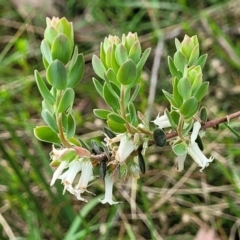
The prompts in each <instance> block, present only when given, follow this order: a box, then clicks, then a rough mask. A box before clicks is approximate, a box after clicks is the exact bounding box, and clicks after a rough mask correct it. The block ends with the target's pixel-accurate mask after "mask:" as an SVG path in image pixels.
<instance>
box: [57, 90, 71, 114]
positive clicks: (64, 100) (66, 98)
mask: <svg viewBox="0 0 240 240" xmlns="http://www.w3.org/2000/svg"><path fill="white" fill-rule="evenodd" d="M74 97H75V92H74V91H73V89H72V88H67V89H66V90H65V91H64V93H63V95H62V97H61V99H60V102H59V105H58V109H57V112H58V113H61V112H65V111H66V110H67V109H68V108H69V107H70V108H71V107H72V105H73V102H74Z"/></svg>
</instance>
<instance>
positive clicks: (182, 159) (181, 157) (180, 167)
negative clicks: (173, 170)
mask: <svg viewBox="0 0 240 240" xmlns="http://www.w3.org/2000/svg"><path fill="white" fill-rule="evenodd" d="M186 157H187V154H183V155H178V156H177V163H178V166H177V171H178V172H181V171H182V170H183V169H184V162H185V160H186Z"/></svg>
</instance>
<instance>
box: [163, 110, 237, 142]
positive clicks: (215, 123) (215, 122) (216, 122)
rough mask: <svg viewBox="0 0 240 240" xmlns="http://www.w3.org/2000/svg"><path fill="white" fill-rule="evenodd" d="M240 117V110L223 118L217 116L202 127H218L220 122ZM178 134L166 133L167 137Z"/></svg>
mask: <svg viewBox="0 0 240 240" xmlns="http://www.w3.org/2000/svg"><path fill="white" fill-rule="evenodd" d="M237 117H240V111H238V112H235V113H232V114H230V115H226V116H224V117H221V118H216V119H213V120H210V121H208V122H205V123H202V128H201V129H207V128H211V127H217V126H218V125H219V124H220V123H223V122H226V121H227V120H231V119H234V118H237ZM176 136H177V132H172V133H168V134H166V137H167V139H170V138H173V137H176Z"/></svg>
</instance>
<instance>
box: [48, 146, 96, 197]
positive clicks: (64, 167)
mask: <svg viewBox="0 0 240 240" xmlns="http://www.w3.org/2000/svg"><path fill="white" fill-rule="evenodd" d="M71 151H75V150H74V149H71V148H64V149H55V148H54V146H53V150H52V153H51V158H52V161H53V162H54V163H55V164H56V162H58V163H60V164H59V166H58V167H57V169H56V170H55V172H54V174H53V177H52V180H51V183H50V185H51V186H52V185H53V184H54V183H55V181H56V180H57V179H60V180H62V184H63V185H64V190H63V193H65V191H66V190H67V191H69V192H70V193H71V194H73V195H75V196H76V197H77V199H78V200H81V201H87V200H86V199H85V198H83V197H82V196H81V194H82V193H84V192H89V191H88V190H87V187H88V183H89V181H90V180H91V179H92V178H93V166H92V162H91V161H90V159H89V158H87V157H86V156H85V157H78V156H77V154H75V157H74V158H73V159H72V160H69V159H64V157H65V156H66V154H68V153H70V152H71ZM80 172H81V176H80V177H79V176H78V175H79V173H80ZM78 177H79V179H78V181H77V178H78ZM75 182H76V183H77V184H75ZM73 184H75V185H73Z"/></svg>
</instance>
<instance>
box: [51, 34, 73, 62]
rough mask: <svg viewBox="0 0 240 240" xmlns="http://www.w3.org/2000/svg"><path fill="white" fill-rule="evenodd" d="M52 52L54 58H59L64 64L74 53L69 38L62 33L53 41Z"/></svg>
mask: <svg viewBox="0 0 240 240" xmlns="http://www.w3.org/2000/svg"><path fill="white" fill-rule="evenodd" d="M51 52H52V58H53V60H55V59H58V60H59V61H61V62H62V63H63V64H66V63H67V62H68V61H69V60H70V58H71V55H72V45H71V43H70V41H69V39H68V38H67V37H66V36H65V35H63V34H62V33H60V34H58V36H57V37H56V38H55V39H54V41H53V44H52V47H51Z"/></svg>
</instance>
